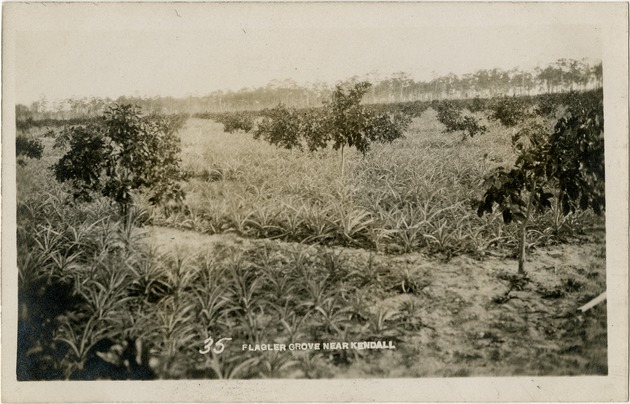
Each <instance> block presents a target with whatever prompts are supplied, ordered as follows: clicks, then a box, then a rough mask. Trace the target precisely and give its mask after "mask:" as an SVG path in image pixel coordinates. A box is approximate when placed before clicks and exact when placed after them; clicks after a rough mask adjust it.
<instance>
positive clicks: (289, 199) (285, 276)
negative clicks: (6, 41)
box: [17, 86, 608, 380]
mask: <svg viewBox="0 0 630 404" xmlns="http://www.w3.org/2000/svg"><path fill="white" fill-rule="evenodd" d="M366 89H367V86H366V87H365V89H362V88H361V87H360V86H357V87H355V88H354V89H351V90H349V91H348V92H345V93H344V92H342V91H341V90H338V93H337V96H338V97H337V98H333V102H331V103H330V104H329V105H327V106H326V107H324V108H323V109H317V110H313V111H302V110H294V109H291V108H287V107H284V106H282V105H280V106H278V107H277V108H275V109H272V110H265V111H262V112H260V113H238V114H233V115H230V114H224V115H213V114H209V115H208V116H205V117H203V118H191V117H185V116H174V117H166V118H160V117H153V118H151V117H146V119H145V117H140V114H141V112H140V111H135V110H133V108H132V107H128V109H125V108H126V107H115V108H114V109H113V110H111V111H110V112H109V113H108V114H106V116H105V118H104V119H105V122H106V126H105V128H106V129H102V128H101V126H98V125H99V124H98V123H97V124H94V125H96V126H94V127H91V126H90V125H92V124H93V123H89V122H88V123H84V124H78V125H75V126H68V127H66V129H62V128H61V127H54V128H52V129H50V128H45V127H32V128H23V129H21V130H19V131H18V143H19V142H21V146H20V145H19V144H18V147H17V149H18V154H19V157H18V161H19V162H20V163H19V164H18V167H17V190H18V194H17V242H18V268H19V285H18V290H19V324H18V345H19V346H18V363H17V374H18V379H19V380H48V379H72V380H91V379H156V378H160V379H229V378H236V379H249V378H359V377H360V378H364V377H443V376H512V375H602V374H604V375H605V374H607V371H608V370H607V340H606V332H607V330H606V324H607V322H606V304H605V303H603V304H599V305H597V306H595V307H593V308H591V309H590V310H588V311H584V312H581V311H578V310H577V308H578V307H580V306H582V305H584V304H586V303H588V302H589V301H591V300H592V299H593V298H595V297H597V296H598V295H600V294H601V293H602V292H604V291H605V290H606V273H605V269H606V249H605V228H604V213H603V212H602V210H603V205H604V200H603V129H602V128H603V114H602V112H601V101H602V93H601V91H591V92H585V93H569V94H555V95H548V96H539V97H534V98H532V97H529V98H528V97H510V98H497V99H491V100H487V99H484V100H480V99H476V100H469V101H466V102H456V101H453V102H446V101H439V102H433V103H429V102H427V103H417V104H410V105H404V104H392V106H383V105H381V106H378V105H374V106H370V105H362V104H360V103H359V101H360V99H361V96H362V94H363V92H364V91H365V90H366ZM353 91H354V92H353ZM339 117H342V118H339ZM366 122H367V123H366ZM86 128H87V129H86ZM90 128H92V129H90ZM99 131H100V132H99ZM95 133H96V134H97V135H95ZM154 135H155V136H154ZM104 138H107V139H109V140H108V141H110V143H107V142H103V141H102V139H104ZM129 139H135V141H134V142H132V141H131V140H129ZM563 142H564V143H563ZM139 144H142V145H145V146H143V147H144V148H143V147H139V146H138V145H139ZM567 144H571V145H573V146H576V147H573V148H571V147H569V146H568V145H567ZM82 145H83V146H82ZM85 145H87V146H85ZM559 145H560V146H559ZM157 149H159V150H160V153H157V154H156V153H155V150H157ZM165 150H166V152H165ZM180 150H181V153H180V152H179V151H180ZM580 153H581V154H580ZM111 156H114V157H111ZM585 156H586V157H588V156H591V157H592V158H585ZM96 162H99V163H98V164H97V163H96ZM62 163H63V164H62ZM149 164H152V165H149ZM51 167H52V169H51ZM158 168H159V169H158ZM171 168H173V169H171ZM156 184H157V186H156ZM344 343H346V344H345V345H344Z"/></svg>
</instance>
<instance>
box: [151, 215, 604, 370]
mask: <svg viewBox="0 0 630 404" xmlns="http://www.w3.org/2000/svg"><path fill="white" fill-rule="evenodd" d="M146 230H147V237H148V240H150V241H149V243H150V244H153V245H154V246H155V247H156V248H158V250H160V251H176V250H179V251H181V252H183V251H188V252H190V253H200V252H202V253H211V252H212V251H213V250H214V249H216V248H219V247H226V246H229V247H237V248H239V249H240V248H242V249H250V248H255V247H257V246H261V245H271V246H273V247H274V249H279V250H282V249H290V248H294V247H295V246H296V245H297V244H295V243H284V242H280V241H272V240H251V239H243V238H240V237H238V236H236V235H233V234H222V235H204V234H199V233H195V232H189V231H182V230H177V229H171V228H162V227H148V228H147V229H146ZM603 246H604V243H603V241H602V239H601V237H594V238H591V239H590V240H583V241H582V242H581V243H580V244H571V245H558V246H552V247H547V248H544V249H539V250H536V251H533V252H531V254H530V256H529V262H528V263H527V271H528V277H529V281H525V282H523V280H522V279H521V278H519V277H516V276H515V274H516V267H517V263H516V260H515V259H506V258H496V257H493V258H488V259H485V260H483V261H478V260H475V259H472V258H470V257H467V256H459V257H455V258H453V259H451V260H449V261H446V262H445V261H442V260H439V259H436V258H432V257H426V256H425V255H423V254H418V253H414V254H406V255H399V256H385V255H377V256H375V259H376V260H378V261H380V262H381V263H382V264H383V265H386V266H387V267H388V268H390V269H391V270H392V271H398V270H404V271H407V272H408V273H409V274H410V279H414V280H415V281H414V282H415V285H416V287H417V288H418V290H417V291H416V292H415V293H384V294H383V296H382V298H380V296H379V300H378V301H377V302H376V303H375V308H377V307H382V308H384V309H400V308H401V307H402V306H403V305H409V304H413V305H414V307H416V314H415V317H416V326H417V329H416V330H414V332H411V333H407V334H406V335H405V336H404V337H403V338H402V339H401V341H400V343H399V346H398V347H397V349H396V350H395V351H387V352H383V353H382V354H381V355H376V356H374V357H369V358H368V359H366V360H365V361H361V362H356V363H353V364H352V365H350V366H348V367H347V368H346V369H345V371H344V372H343V373H342V374H338V373H337V374H336V376H337V377H365V376H369V375H378V376H381V377H421V376H468V375H474V376H484V375H488V376H491V375H499V376H507V375H524V374H527V375H567V374H606V373H607V359H606V346H607V343H606V305H605V304H601V305H599V306H597V307H596V308H595V309H593V310H591V311H589V312H588V313H586V314H584V315H578V314H577V313H576V309H577V308H578V307H579V306H580V305H581V304H583V303H585V302H587V301H589V300H590V299H591V298H593V297H595V296H597V295H599V294H600V293H601V292H603V291H604V290H605V282H606V276H605V250H604V248H603ZM335 250H338V251H341V252H343V254H344V255H346V256H347V257H350V258H352V257H353V256H355V257H359V256H363V257H365V256H367V255H369V254H370V252H368V251H365V250H353V249H342V248H335Z"/></svg>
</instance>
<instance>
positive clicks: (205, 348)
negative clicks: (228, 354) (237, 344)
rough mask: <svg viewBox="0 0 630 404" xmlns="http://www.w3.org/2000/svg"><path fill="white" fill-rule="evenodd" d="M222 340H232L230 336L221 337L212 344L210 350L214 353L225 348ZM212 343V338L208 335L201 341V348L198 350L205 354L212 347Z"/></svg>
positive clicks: (218, 352)
mask: <svg viewBox="0 0 630 404" xmlns="http://www.w3.org/2000/svg"><path fill="white" fill-rule="evenodd" d="M223 341H232V338H221V339H220V340H218V341H217V343H216V344H214V349H213V350H212V352H214V353H215V354H220V353H221V352H223V350H225V345H223ZM213 343H214V340H213V339H212V337H208V338H206V339H205V340H204V341H203V344H204V345H203V349H200V350H199V353H200V354H207V353H208V352H210V348H211V347H212V344H213Z"/></svg>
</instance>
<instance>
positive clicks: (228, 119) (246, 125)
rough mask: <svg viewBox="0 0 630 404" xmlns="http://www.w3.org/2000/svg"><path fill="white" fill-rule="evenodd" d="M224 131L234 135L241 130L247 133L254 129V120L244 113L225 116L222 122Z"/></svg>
mask: <svg viewBox="0 0 630 404" xmlns="http://www.w3.org/2000/svg"><path fill="white" fill-rule="evenodd" d="M219 122H221V123H223V125H224V130H225V131H226V132H227V133H234V132H237V131H239V130H242V131H243V132H245V133H247V132H249V131H251V130H252V129H253V128H254V119H253V118H252V116H251V115H250V114H247V113H244V112H233V113H226V114H223V117H222V120H220V121H219Z"/></svg>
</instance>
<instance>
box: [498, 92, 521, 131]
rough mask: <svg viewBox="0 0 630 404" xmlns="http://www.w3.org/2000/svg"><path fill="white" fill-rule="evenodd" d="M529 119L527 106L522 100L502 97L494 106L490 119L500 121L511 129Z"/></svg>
mask: <svg viewBox="0 0 630 404" xmlns="http://www.w3.org/2000/svg"><path fill="white" fill-rule="evenodd" d="M526 118H527V104H526V103H525V101H524V100H523V99H522V98H518V97H501V98H499V99H498V100H497V101H496V102H495V103H494V105H493V106H492V112H491V114H490V119H493V120H496V121H499V122H500V123H501V125H503V126H507V127H509V128H511V127H514V126H516V125H518V124H519V123H521V122H523V121H524V120H525V119H526Z"/></svg>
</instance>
